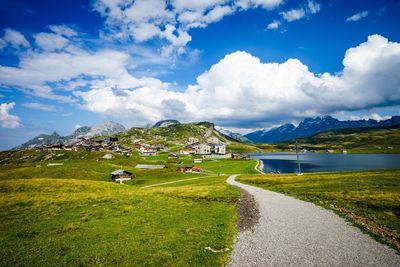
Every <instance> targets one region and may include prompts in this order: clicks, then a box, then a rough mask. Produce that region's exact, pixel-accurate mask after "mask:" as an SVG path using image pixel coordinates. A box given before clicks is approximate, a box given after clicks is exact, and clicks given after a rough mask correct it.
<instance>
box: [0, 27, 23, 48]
mask: <svg viewBox="0 0 400 267" xmlns="http://www.w3.org/2000/svg"><path fill="white" fill-rule="evenodd" d="M8 45H9V46H11V47H12V48H15V49H19V48H28V47H29V46H30V45H29V42H28V40H26V38H25V36H24V35H23V34H22V33H20V32H18V31H16V30H13V29H5V30H4V35H3V37H2V38H1V39H0V49H2V48H4V47H6V46H8Z"/></svg>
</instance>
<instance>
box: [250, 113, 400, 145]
mask: <svg viewBox="0 0 400 267" xmlns="http://www.w3.org/2000/svg"><path fill="white" fill-rule="evenodd" d="M396 125H400V116H393V117H392V118H391V119H388V120H382V121H376V120H372V119H369V120H354V121H351V120H349V121H340V120H338V119H335V118H332V117H330V116H324V117H316V118H306V119H304V120H303V121H302V122H300V124H299V125H298V126H297V127H296V126H295V125H293V124H284V125H282V126H279V127H275V128H272V129H270V130H258V131H255V132H252V133H249V134H246V135H245V137H247V138H248V139H250V140H251V141H253V142H255V143H271V144H273V143H279V142H283V141H289V140H294V139H296V138H302V137H308V136H312V135H315V134H318V133H320V132H324V131H330V130H339V129H355V128H371V127H376V128H377V127H392V126H396Z"/></svg>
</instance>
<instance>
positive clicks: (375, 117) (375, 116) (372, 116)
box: [350, 113, 392, 121]
mask: <svg viewBox="0 0 400 267" xmlns="http://www.w3.org/2000/svg"><path fill="white" fill-rule="evenodd" d="M391 117H392V116H381V115H380V114H378V113H372V114H370V115H367V116H351V117H350V119H351V120H369V119H372V120H376V121H383V120H388V119H390V118H391Z"/></svg>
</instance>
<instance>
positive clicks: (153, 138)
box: [114, 122, 261, 152]
mask: <svg viewBox="0 0 400 267" xmlns="http://www.w3.org/2000/svg"><path fill="white" fill-rule="evenodd" d="M114 136H115V137H118V139H119V142H120V143H122V144H124V145H127V146H133V145H134V144H135V143H148V144H152V145H157V144H162V145H165V146H167V147H168V148H169V149H170V150H171V151H178V150H180V149H181V148H183V147H184V146H185V145H186V141H187V139H188V138H190V137H193V138H197V139H198V140H199V142H201V143H220V142H222V143H225V144H226V145H227V150H228V151H229V152H259V151H261V149H259V148H257V147H256V146H254V145H252V144H249V143H241V142H238V141H236V140H234V139H232V138H230V137H228V136H226V135H223V134H221V133H219V132H218V131H216V130H215V129H214V124H213V123H210V122H198V123H184V124H171V125H169V126H166V127H152V128H136V127H135V128H131V129H129V130H128V131H126V132H121V133H118V134H115V135H114Z"/></svg>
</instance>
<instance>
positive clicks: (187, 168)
mask: <svg viewBox="0 0 400 267" xmlns="http://www.w3.org/2000/svg"><path fill="white" fill-rule="evenodd" d="M178 171H180V172H187V173H188V172H192V171H193V165H179V166H178Z"/></svg>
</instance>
